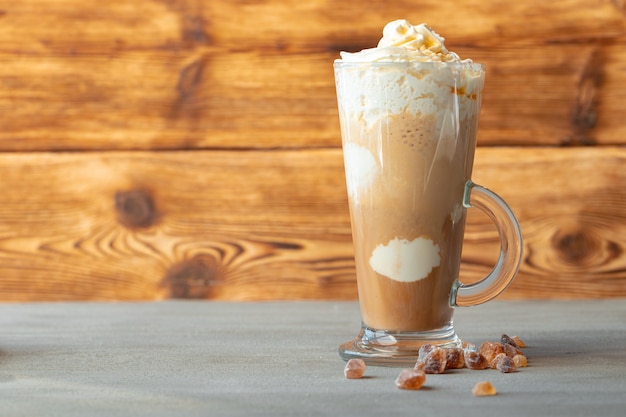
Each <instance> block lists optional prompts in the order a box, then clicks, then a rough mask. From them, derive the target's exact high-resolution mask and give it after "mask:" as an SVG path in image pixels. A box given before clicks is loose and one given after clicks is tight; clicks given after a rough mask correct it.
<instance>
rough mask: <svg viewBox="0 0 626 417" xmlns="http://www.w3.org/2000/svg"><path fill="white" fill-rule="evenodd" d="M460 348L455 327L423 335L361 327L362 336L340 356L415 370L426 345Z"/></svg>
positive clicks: (351, 343) (341, 347)
mask: <svg viewBox="0 0 626 417" xmlns="http://www.w3.org/2000/svg"><path fill="white" fill-rule="evenodd" d="M426 344H432V345H435V346H438V347H444V348H452V347H461V345H462V341H461V339H460V338H459V337H458V336H457V335H456V332H455V331H454V327H453V326H452V324H450V325H449V326H446V327H442V328H440V329H435V330H430V331H424V332H389V331H386V330H376V329H371V328H369V327H367V326H366V325H365V324H363V325H362V327H361V331H360V332H359V335H358V336H357V337H356V338H355V339H354V340H351V341H349V342H346V343H344V344H342V345H341V346H339V356H341V358H342V359H344V360H346V361H347V360H350V359H363V360H364V361H365V363H366V364H368V365H378V366H411V367H412V366H414V365H415V363H416V362H417V354H418V351H419V349H420V347H422V346H423V345H426Z"/></svg>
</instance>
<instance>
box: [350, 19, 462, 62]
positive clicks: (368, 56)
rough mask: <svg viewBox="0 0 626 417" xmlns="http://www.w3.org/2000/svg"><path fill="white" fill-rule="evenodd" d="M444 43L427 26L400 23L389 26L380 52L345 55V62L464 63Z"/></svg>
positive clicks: (404, 21)
mask: <svg viewBox="0 0 626 417" xmlns="http://www.w3.org/2000/svg"><path fill="white" fill-rule="evenodd" d="M444 41H445V39H444V38H443V37H442V36H439V35H438V34H437V33H435V31H434V30H432V29H431V28H429V27H428V26H427V25H426V24H425V23H422V24H419V25H417V26H413V25H412V24H411V23H409V22H408V21H407V20H404V19H400V20H394V21H392V22H389V23H387V24H386V25H385V27H384V29H383V37H382V38H381V40H380V41H379V42H378V46H377V47H376V48H369V49H364V50H362V51H360V52H355V53H349V52H341V58H342V60H343V61H345V62H396V61H420V62H461V59H460V58H459V56H458V55H457V54H455V53H454V52H451V51H448V49H447V48H446V46H445V45H444ZM463 62H471V61H470V60H465V61H463Z"/></svg>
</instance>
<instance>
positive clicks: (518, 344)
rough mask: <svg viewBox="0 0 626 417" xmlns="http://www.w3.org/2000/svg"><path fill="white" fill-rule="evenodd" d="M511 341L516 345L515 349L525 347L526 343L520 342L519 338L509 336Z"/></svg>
mask: <svg viewBox="0 0 626 417" xmlns="http://www.w3.org/2000/svg"><path fill="white" fill-rule="evenodd" d="M511 340H513V341H514V342H515V344H516V345H517V347H519V348H525V347H526V343H524V341H522V339H520V338H519V336H511Z"/></svg>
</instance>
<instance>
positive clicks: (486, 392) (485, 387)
mask: <svg viewBox="0 0 626 417" xmlns="http://www.w3.org/2000/svg"><path fill="white" fill-rule="evenodd" d="M472 394H474V396H476V397H488V396H492V395H496V389H495V388H494V386H493V385H492V384H491V382H489V381H480V382H477V383H476V385H474V388H473V389H472Z"/></svg>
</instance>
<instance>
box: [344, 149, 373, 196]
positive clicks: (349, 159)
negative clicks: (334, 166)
mask: <svg viewBox="0 0 626 417" xmlns="http://www.w3.org/2000/svg"><path fill="white" fill-rule="evenodd" d="M343 158H344V164H345V166H346V173H348V175H347V176H346V184H347V188H348V194H349V195H350V196H351V197H352V198H356V196H357V194H358V191H359V188H365V187H367V186H369V185H370V184H371V183H372V181H374V178H376V175H378V171H379V169H378V164H377V163H376V160H375V159H374V155H372V153H371V152H370V151H369V150H367V149H365V148H364V147H362V146H359V145H357V144H355V143H347V144H346V145H345V146H344V149H343Z"/></svg>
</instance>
